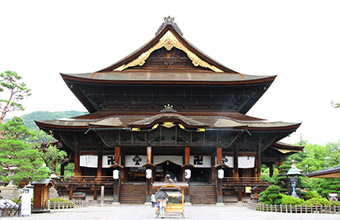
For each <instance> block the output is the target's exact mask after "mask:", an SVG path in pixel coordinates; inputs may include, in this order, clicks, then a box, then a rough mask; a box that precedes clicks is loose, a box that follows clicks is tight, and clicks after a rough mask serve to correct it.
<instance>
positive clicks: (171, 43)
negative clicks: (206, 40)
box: [114, 30, 223, 72]
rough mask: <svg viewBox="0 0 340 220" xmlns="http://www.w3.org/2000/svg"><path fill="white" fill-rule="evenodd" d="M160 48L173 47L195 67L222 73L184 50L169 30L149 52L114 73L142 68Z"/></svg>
mask: <svg viewBox="0 0 340 220" xmlns="http://www.w3.org/2000/svg"><path fill="white" fill-rule="evenodd" d="M162 47H165V49H167V50H168V51H170V50H171V49H172V48H173V47H176V48H177V49H179V50H182V51H184V52H185V53H186V54H187V55H188V57H189V59H190V60H191V61H192V64H193V65H194V66H196V67H197V66H201V67H205V68H208V69H211V70H212V71H214V72H223V71H222V70H220V69H219V68H217V67H215V66H213V65H210V64H209V63H207V62H205V61H203V60H202V59H200V58H199V57H198V56H197V55H196V54H194V53H193V52H191V51H190V50H188V48H186V47H185V46H184V45H183V44H182V43H181V42H180V41H179V40H178V39H177V38H176V37H175V36H174V35H173V33H172V32H171V31H170V30H168V31H167V32H166V34H164V36H163V37H162V38H161V39H159V41H158V43H157V44H155V45H154V46H153V47H151V48H150V49H149V50H147V51H146V52H144V53H142V54H141V55H140V56H139V57H138V58H136V59H134V60H133V61H131V62H130V63H128V64H123V65H121V66H120V67H118V68H116V69H115V70H114V71H122V70H125V69H127V68H129V67H134V66H137V65H139V66H143V65H144V63H145V60H146V59H148V58H149V56H150V55H151V53H152V52H154V51H155V50H158V49H160V48H162Z"/></svg>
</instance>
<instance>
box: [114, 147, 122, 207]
mask: <svg viewBox="0 0 340 220" xmlns="http://www.w3.org/2000/svg"><path fill="white" fill-rule="evenodd" d="M119 158H120V146H116V147H115V163H116V164H120V161H119ZM120 172H121V171H120ZM119 191H120V180H119V179H118V180H115V181H114V187H113V204H119Z"/></svg>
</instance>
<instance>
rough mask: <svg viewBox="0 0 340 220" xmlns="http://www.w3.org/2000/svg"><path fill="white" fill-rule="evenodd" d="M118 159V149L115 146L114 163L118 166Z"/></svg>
mask: <svg viewBox="0 0 340 220" xmlns="http://www.w3.org/2000/svg"><path fill="white" fill-rule="evenodd" d="M119 157H120V147H119V146H116V147H115V163H116V164H119V162H120V161H119Z"/></svg>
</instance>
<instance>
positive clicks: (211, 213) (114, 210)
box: [2, 205, 340, 220]
mask: <svg viewBox="0 0 340 220" xmlns="http://www.w3.org/2000/svg"><path fill="white" fill-rule="evenodd" d="M184 209H185V219H187V220H219V219H224V220H226V219H229V220H273V219H274V220H287V219H288V220H323V219H325V220H340V214H290V213H269V212H255V211H253V210H250V209H248V208H247V207H246V206H242V205H225V206H214V205H193V206H185V208H184ZM2 219H12V220H14V219H23V218H22V217H4V218H2ZM24 219H36V220H64V219H71V220H87V219H91V220H97V219H103V220H104V219H105V220H111V219H113V220H114V219H117V220H118V219H119V220H130V219H131V220H149V219H159V218H156V216H155V209H154V208H151V207H150V206H145V205H118V206H104V207H98V206H91V207H87V208H77V209H68V210H52V211H51V212H50V213H41V214H33V215H32V216H29V217H25V218H24ZM165 219H181V217H166V218H165Z"/></svg>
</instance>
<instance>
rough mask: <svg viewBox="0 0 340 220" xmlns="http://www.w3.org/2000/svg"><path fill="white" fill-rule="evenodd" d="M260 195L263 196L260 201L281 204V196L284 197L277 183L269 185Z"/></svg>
mask: <svg viewBox="0 0 340 220" xmlns="http://www.w3.org/2000/svg"><path fill="white" fill-rule="evenodd" d="M260 196H262V198H260V200H259V201H260V202H263V203H264V204H269V205H270V204H272V205H274V204H277V205H279V204H281V202H282V201H281V198H282V194H281V193H280V187H278V186H275V185H271V186H269V187H268V188H267V189H266V190H265V191H263V192H261V193H260Z"/></svg>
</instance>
